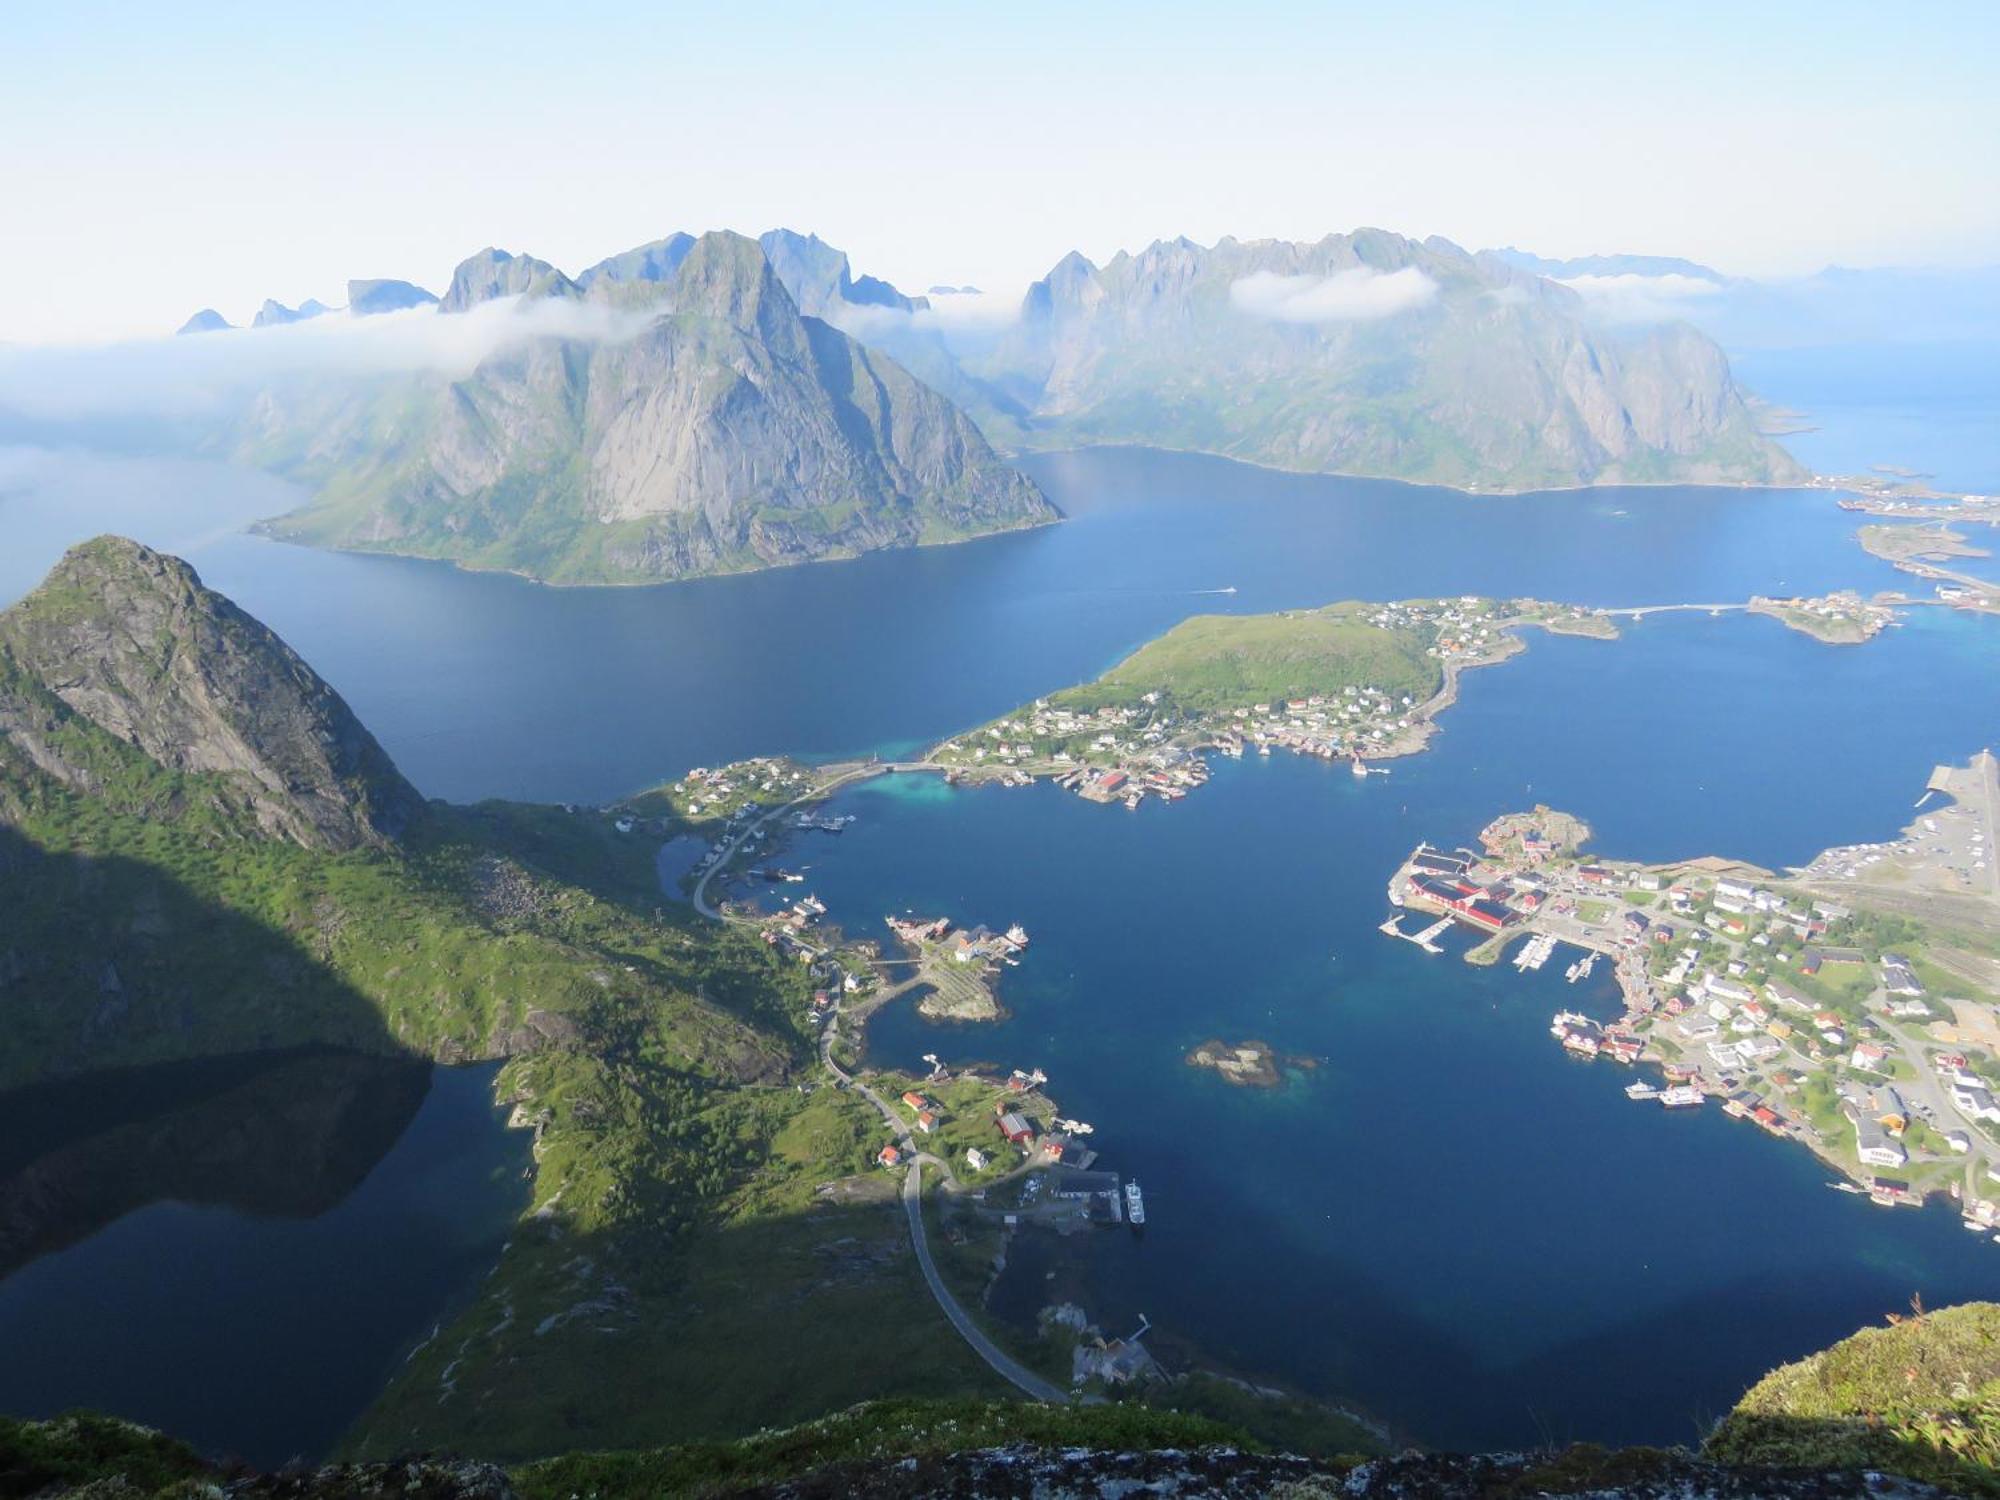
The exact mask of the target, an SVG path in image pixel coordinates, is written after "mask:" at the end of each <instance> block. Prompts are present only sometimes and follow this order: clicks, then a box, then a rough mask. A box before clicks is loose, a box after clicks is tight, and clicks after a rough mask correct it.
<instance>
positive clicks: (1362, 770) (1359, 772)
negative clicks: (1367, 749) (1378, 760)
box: [1350, 756, 1368, 776]
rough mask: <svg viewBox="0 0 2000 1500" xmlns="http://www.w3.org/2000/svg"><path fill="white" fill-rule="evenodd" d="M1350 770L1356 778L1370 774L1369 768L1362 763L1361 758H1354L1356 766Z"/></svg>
mask: <svg viewBox="0 0 2000 1500" xmlns="http://www.w3.org/2000/svg"><path fill="white" fill-rule="evenodd" d="M1350 769H1351V770H1352V771H1353V772H1354V774H1355V775H1356V776H1366V775H1367V774H1368V767H1367V766H1366V765H1365V764H1364V763H1363V762H1362V760H1361V758H1360V757H1359V756H1356V757H1355V758H1354V764H1353V766H1352V767H1350Z"/></svg>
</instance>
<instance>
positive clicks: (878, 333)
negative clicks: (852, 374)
mask: <svg viewBox="0 0 2000 1500" xmlns="http://www.w3.org/2000/svg"><path fill="white" fill-rule="evenodd" d="M1026 293H1027V288H1026V287H1025V286H1019V287H1010V288H1008V289H1006V290H1003V291H977V292H951V293H938V294H936V295H933V296H930V297H928V298H926V300H927V301H928V302H929V303H930V306H928V307H920V308H918V309H917V310H916V311H915V312H905V311H903V310H902V309H901V308H899V307H875V306H870V305H867V304H851V305H849V306H847V307H844V308H841V309H840V310H839V311H838V312H837V313H836V314H835V316H834V320H833V321H834V322H835V323H836V324H837V325H838V326H839V328H840V330H841V332H843V333H847V334H852V335H853V336H854V337H855V338H858V339H860V340H862V341H863V342H864V343H865V342H867V341H869V340H871V339H883V338H893V337H895V336H896V335H897V334H900V333H904V332H920V333H921V332H932V333H938V334H942V335H943V336H944V337H945V338H946V339H950V338H951V337H952V336H953V335H955V334H964V335H968V336H971V335H978V334H989V333H998V332H999V331H1001V330H1002V329H1005V328H1010V327H1012V326H1013V325H1014V324H1015V323H1016V322H1018V321H1019V320H1020V316H1021V299H1022V297H1023V296H1025V295H1026Z"/></svg>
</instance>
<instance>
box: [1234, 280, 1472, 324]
mask: <svg viewBox="0 0 2000 1500" xmlns="http://www.w3.org/2000/svg"><path fill="white" fill-rule="evenodd" d="M1437 289H1438V288H1437V283H1436V282H1435V281H1433V280H1431V278H1430V277H1429V276H1427V275H1426V274H1425V273H1424V272H1422V271H1420V270H1418V269H1417V268H1416V267H1415V266H1405V267H1403V269H1402V270H1400V271H1377V270H1375V269H1374V268H1372V267H1370V266H1353V267H1351V268H1349V269H1348V270H1345V271H1336V272H1334V273H1333V274H1332V275H1331V276H1280V275H1278V274H1277V273H1276V272H1273V271H1258V272H1255V273H1253V274H1252V275H1249V276H1245V277H1244V278H1242V280H1240V281H1235V282H1232V283H1231V284H1230V287H1229V301H1230V303H1231V305H1233V306H1234V307H1235V308H1237V310H1238V311H1240V312H1245V313H1248V314H1249V315H1250V316H1251V317H1253V318H1264V319H1267V320H1269V321H1272V322H1277V323H1363V322H1372V321H1374V320H1376V319H1379V318H1389V317H1394V316H1395V315H1396V314H1397V313H1400V312H1408V311H1409V310H1410V309H1411V308H1414V307H1422V306H1423V305H1424V304H1425V303H1426V302H1429V301H1430V300H1431V299H1432V298H1433V297H1435V296H1436V295H1437Z"/></svg>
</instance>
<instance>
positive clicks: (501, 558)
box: [274, 234, 1055, 582]
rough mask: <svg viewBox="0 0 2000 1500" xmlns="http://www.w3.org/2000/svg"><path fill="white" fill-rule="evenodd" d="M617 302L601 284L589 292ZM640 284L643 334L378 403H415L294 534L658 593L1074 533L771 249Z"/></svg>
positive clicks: (713, 243)
mask: <svg viewBox="0 0 2000 1500" xmlns="http://www.w3.org/2000/svg"><path fill="white" fill-rule="evenodd" d="M641 259H642V260H643V257H641ZM635 264H636V263H635ZM635 274H636V273H635ZM607 278H608V279H607ZM457 284H458V283H457V282H456V281H455V282H454V286H455V287H456V286H457ZM619 285H621V283H619V281H618V280H617V278H616V277H615V276H612V275H611V273H610V272H608V271H603V270H602V269H601V268H600V271H599V275H598V276H597V277H595V278H594V279H593V290H592V293H591V295H592V296H593V298H595V297H597V295H598V291H599V289H600V288H602V287H605V286H612V287H617V286H619ZM623 285H624V286H625V287H626V288H627V289H628V290H630V291H633V292H634V293H636V294H638V296H639V297H640V298H642V299H643V300H636V301H635V299H633V298H627V299H626V300H625V301H624V302H623V303H622V304H619V305H623V306H625V307H626V308H627V309H628V315H629V316H630V317H631V319H632V323H633V326H632V328H631V329H630V330H629V331H628V332H626V333H625V334H624V335H622V336H615V337H604V338H594V339H583V338H559V337H537V336H524V337H523V338H522V339H521V340H519V341H517V342H515V343H513V344H511V345H510V346H509V347H507V348H505V349H503V350H501V351H500V352H498V353H496V354H494V355H492V356H491V357H489V358H488V359H486V360H485V361H484V362H483V363H481V364H480V366H479V367H478V369H477V370H475V371H474V372H473V373H472V375H471V376H470V377H468V378H466V379H464V380H459V381H455V382H450V383H441V382H435V381H433V382H429V383H423V382H413V383H412V384H411V385H409V386H408V387H405V388H404V389H402V390H401V391H399V392H397V393H394V394H393V395H391V396H388V397H380V396H378V397H377V398H376V399H377V401H378V402H385V403H400V405H399V406H397V407H396V409H395V410H394V411H393V412H390V414H389V415H387V416H384V417H382V419H381V420H372V419H371V420H368V421H354V422H350V423H349V424H348V426H349V427H350V428H351V429H352V430H353V431H354V432H355V434H356V440H355V441H354V442H352V443H351V444H349V445H347V447H346V448H345V449H344V450H343V451H342V452H340V453H339V454H337V455H332V456H331V461H330V462H329V463H328V464H327V465H326V469H325V473H324V476H323V478H324V487H323V489H322V492H321V494H320V496H319V498H318V499H317V500H316V501H315V502H314V503H313V504H312V505H311V506H309V507H307V508H306V509H305V510H303V511H301V512H298V513H296V514H294V515H292V516H289V517H286V518H284V519H283V520H282V521H280V522H278V523H275V526H274V529H275V530H276V531H277V532H278V533H279V534H280V535H284V536H288V537H292V538H295V539H298V540H303V541H311V542H316V543H320V544H324V545H331V546H339V547H353V548H363V549H371V550H382V551H395V552H407V553H412V554H415V555H420V556H430V557H442V558H451V559H454V560H457V561H461V562H465V563H468V564H471V565H475V566H482V567H495V568H507V569H512V570H514V571H519V572H523V573H526V574H529V575H530V576H533V577H537V578H543V579H547V580H551V581H557V582H641V581H648V580H655V579H663V578H676V577H683V576H687V575H690V574H695V573H707V572H720V571H732V570H739V569H744V568H753V567H762V566H770V565H773V564H780V563H791V562H801V561H808V560H811V559H813V558H818V557H827V556H844V555H851V554H853V553H856V552H861V551H865V550H869V549H872V548H878V547H890V546H907V545H912V544H917V543H923V542H932V541H944V540H951V539H954V538H958V537H964V536H971V535H976V534H979V533H981V532H987V531H994V530H1002V529H1006V528H1010V527H1015V526H1021V525H1031V524H1036V523H1039V522H1042V521H1047V520H1050V519H1053V518H1054V516H1055V511H1054V509H1053V507H1051V506H1050V505H1049V503H1048V502H1047V500H1045V499H1044V498H1043V497H1042V495H1041V493H1040V492H1039V491H1038V490H1037V489H1036V488H1035V487H1034V485H1033V484H1031V483H1030V482H1029V481H1028V480H1027V479H1025V478H1024V477H1022V476H1021V475H1020V474H1018V473H1017V472H1015V471H1014V470H1013V469H1011V468H1009V467H1007V466H1006V465H1005V464H1003V463H1001V462H1000V461H999V460H998V459H997V458H996V457H995V456H994V455H993V453H992V450H991V449H990V448H989V447H988V446H987V444H986V441H985V439H984V438H983V437H982V436H981V435H980V433H979V431H978V429H977V428H976V427H974V426H973V425H972V423H971V422H970V421H969V420H968V419H967V418H966V417H965V416H964V415H963V414H962V413H961V412H959V411H958V410H957V409H956V408H955V407H953V406H952V405H951V404H950V403H949V402H948V401H947V400H945V399H944V398H943V397H942V396H940V395H938V394H937V393H936V392H935V391H933V390H931V389H930V388H929V387H927V386H925V385H923V384H921V383H920V382H918V381H917V380H915V379H913V378H912V377H911V376H910V375H909V374H908V373H907V372H906V371H904V370H903V369H902V368H901V367H900V366H899V365H897V364H896V363H895V362H894V361H892V360H890V359H888V358H886V357H884V356H882V355H880V354H876V353H872V352H871V351H869V350H868V349H866V348H864V347H863V346H862V345H860V344H859V343H857V342H855V341H854V340H852V339H850V338H848V337H847V336H846V335H845V334H842V333H840V332H839V331H837V330H836V329H834V328H832V327H830V326H829V325H827V324H826V323H824V322H822V321H820V320H819V319H816V318H809V317H806V316H804V315H802V314H801V313H800V311H799V309H798V306H797V304H796V303H795V302H794V301H793V299H792V297H791V295H790V294H789V293H788V292H787V291H786V290H785V287H784V286H783V284H782V283H781V282H780V280H779V279H778V277H777V276H776V275H775V274H774V272H773V270H772V267H771V265H770V263H769V261H768V260H767V259H766V258H765V256H764V254H763V252H762V250H761V249H760V247H759V246H758V245H757V243H756V242H755V241H752V240H748V239H744V238H742V237H741V236H738V235H731V234H711V235H705V236H703V237H702V238H701V239H700V240H699V241H697V242H695V243H694V244H693V245H692V246H691V247H689V248H688V249H687V251H686V254H685V255H683V256H681V258H680V261H679V264H678V266H677V267H676V268H675V270H674V272H673V276H672V280H671V281H669V282H647V281H644V280H643V278H641V280H640V281H639V282H628V283H623ZM451 303H452V299H450V298H447V300H446V306H447V307H449V306H450V305H451ZM635 309H636V310H635ZM377 410H378V411H382V410H386V407H378V408H377ZM385 431H393V432H394V433H395V439H394V440H393V441H390V442H387V443H384V442H382V441H381V435H382V434H383V433H384V432H385ZM364 439H365V440H364Z"/></svg>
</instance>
